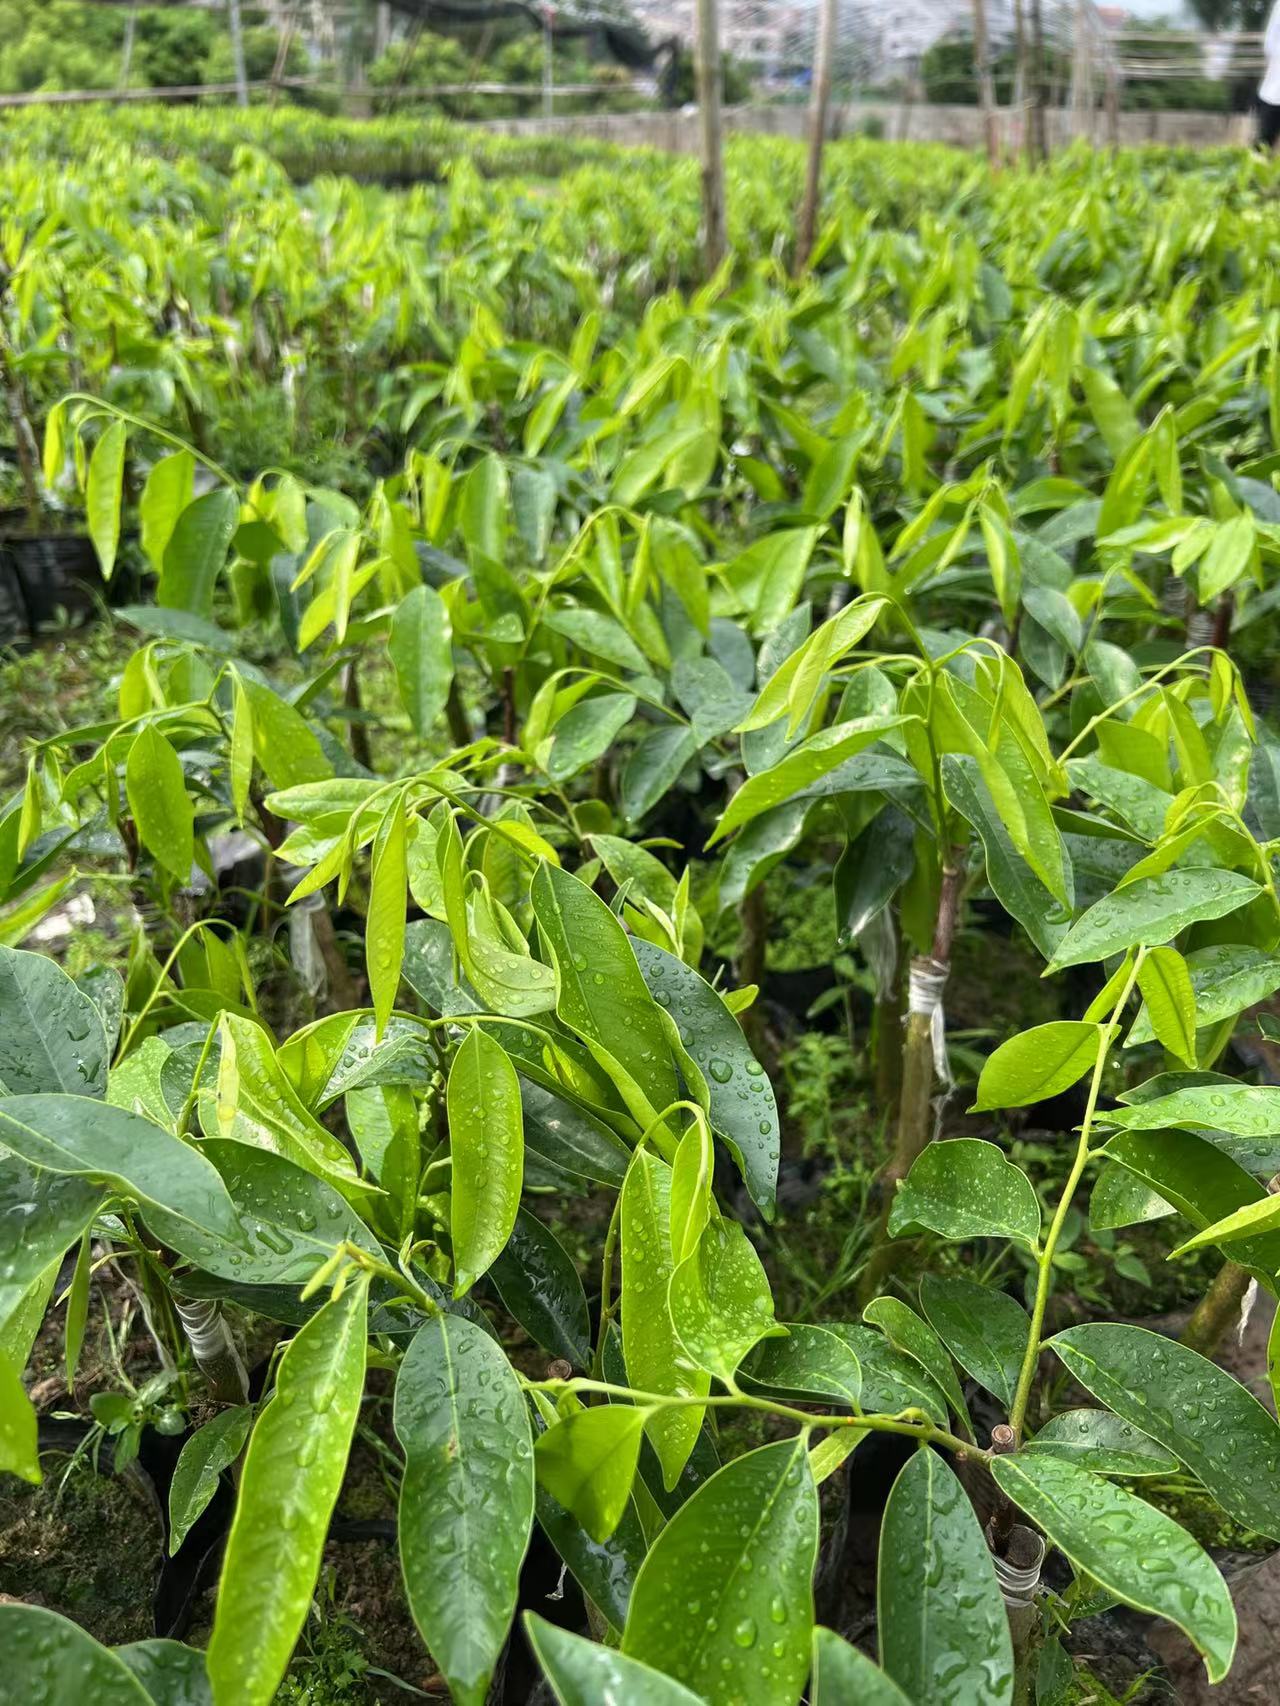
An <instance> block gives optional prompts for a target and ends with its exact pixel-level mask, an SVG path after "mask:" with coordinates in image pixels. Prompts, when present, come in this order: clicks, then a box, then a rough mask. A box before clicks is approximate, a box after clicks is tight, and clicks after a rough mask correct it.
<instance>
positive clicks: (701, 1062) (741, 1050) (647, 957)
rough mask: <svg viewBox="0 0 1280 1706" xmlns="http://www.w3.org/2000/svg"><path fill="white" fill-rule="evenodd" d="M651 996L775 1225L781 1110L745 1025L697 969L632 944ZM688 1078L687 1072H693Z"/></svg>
mask: <svg viewBox="0 0 1280 1706" xmlns="http://www.w3.org/2000/svg"><path fill="white" fill-rule="evenodd" d="M631 947H632V950H633V951H634V953H635V956H636V959H637V961H638V962H639V965H640V970H641V973H642V974H643V976H644V980H645V983H646V984H647V985H648V988H649V992H650V994H651V995H652V996H653V999H654V1000H655V1001H656V1002H657V1004H658V1006H659V1007H661V1008H662V1010H663V1012H664V1013H666V1014H667V1015H668V1017H669V1018H670V1020H671V1023H672V1024H673V1025H674V1026H675V1028H676V1031H677V1033H678V1034H679V1037H680V1045H681V1047H682V1048H683V1050H684V1051H685V1054H686V1055H687V1056H688V1058H689V1060H690V1061H692V1063H693V1065H694V1067H695V1068H696V1070H697V1072H698V1073H699V1074H700V1075H701V1077H702V1084H701V1085H691V1086H690V1088H691V1089H694V1090H695V1093H696V1094H698V1095H699V1096H700V1095H701V1094H702V1091H703V1089H705V1091H706V1108H707V1116H708V1118H709V1119H710V1121H711V1125H712V1128H713V1130H714V1131H715V1132H716V1133H717V1134H718V1135H719V1136H720V1137H722V1138H723V1139H724V1140H725V1142H726V1143H727V1144H728V1145H729V1148H730V1149H731V1150H732V1152H733V1157H734V1160H735V1161H736V1162H737V1164H738V1169H739V1171H740V1172H741V1174H742V1177H743V1180H744V1182H745V1184H746V1187H747V1190H748V1191H749V1192H750V1195H751V1200H752V1201H753V1202H754V1203H755V1204H756V1206H757V1207H758V1208H759V1209H760V1211H761V1213H762V1214H764V1215H765V1217H766V1218H769V1217H770V1216H771V1215H772V1213H773V1204H774V1196H775V1193H776V1190H777V1180H778V1157H779V1155H780V1154H781V1149H782V1137H781V1130H780V1127H779V1124H778V1104H777V1101H776V1099H775V1097H774V1093H773V1086H772V1085H771V1084H770V1082H769V1078H768V1075H767V1073H766V1072H765V1070H764V1067H763V1066H761V1064H760V1062H759V1061H758V1060H757V1059H756V1057H755V1055H754V1054H752V1052H751V1046H750V1044H749V1043H748V1042H747V1039H746V1037H745V1036H744V1035H743V1032H742V1026H741V1025H740V1024H739V1023H738V1021H737V1019H736V1018H735V1017H734V1016H733V1014H732V1013H731V1012H730V1011H729V1009H728V1008H727V1007H726V1006H725V1004H724V1002H723V1000H722V999H721V997H720V996H719V995H718V994H717V992H716V991H715V990H714V989H712V987H711V985H710V984H709V983H708V982H707V981H706V979H705V978H703V977H702V976H701V975H700V974H699V973H698V972H697V971H696V970H695V969H694V968H693V967H692V966H687V965H685V963H684V962H683V960H680V959H677V958H676V956H675V955H674V954H669V953H668V952H667V951H666V949H665V948H659V947H657V946H656V945H655V944H654V943H652V942H644V941H640V940H639V939H634V938H633V940H632V943H631ZM686 1076H688V1071H687V1068H686Z"/></svg>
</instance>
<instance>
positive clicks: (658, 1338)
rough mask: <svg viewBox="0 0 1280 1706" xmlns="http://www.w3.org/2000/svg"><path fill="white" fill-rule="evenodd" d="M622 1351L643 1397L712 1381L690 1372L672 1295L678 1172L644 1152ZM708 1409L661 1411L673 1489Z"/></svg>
mask: <svg viewBox="0 0 1280 1706" xmlns="http://www.w3.org/2000/svg"><path fill="white" fill-rule="evenodd" d="M619 1216H620V1220H619V1230H620V1234H621V1246H622V1351H623V1357H624V1359H625V1361H626V1368H627V1377H628V1379H629V1380H630V1381H631V1383H632V1385H633V1386H634V1387H635V1388H636V1389H637V1391H641V1392H657V1393H661V1394H663V1395H667V1394H670V1395H671V1396H678V1397H690V1398H692V1397H700V1396H704V1395H705V1394H706V1393H707V1392H708V1391H709V1390H710V1386H711V1382H710V1379H709V1377H708V1376H707V1375H706V1374H704V1373H701V1372H699V1371H698V1370H696V1369H693V1368H691V1367H690V1364H689V1358H688V1357H687V1355H686V1354H685V1352H684V1350H683V1348H682V1346H681V1344H680V1341H679V1339H678V1338H677V1336H676V1330H675V1326H674V1323H673V1322H672V1319H671V1311H670V1308H669V1307H668V1303H667V1298H668V1292H669V1289H670V1284H671V1276H672V1274H673V1272H674V1271H675V1263H674V1261H673V1259H672V1254H671V1169H670V1168H669V1167H668V1166H667V1164H666V1163H665V1162H664V1161H660V1160H659V1159H658V1157H657V1156H656V1155H650V1154H649V1153H648V1151H647V1150H643V1149H641V1150H637V1152H636V1154H635V1157H634V1159H633V1160H632V1163H631V1166H630V1168H629V1169H628V1172H627V1177H626V1182H625V1184H624V1185H623V1187H622V1199H621V1207H620V1210H619ZM701 1427H702V1411H701V1409H700V1407H699V1406H698V1405H696V1404H688V1405H683V1406H681V1407H679V1408H672V1409H669V1410H659V1411H656V1412H655V1413H654V1414H653V1416H652V1417H651V1419H650V1421H649V1424H648V1428H647V1432H648V1436H649V1440H650V1442H651V1443H652V1445H653V1448H654V1450H655V1451H656V1452H657V1454H658V1461H659V1462H660V1463H661V1465H662V1472H663V1477H664V1479H665V1481H666V1485H667V1488H668V1490H670V1489H671V1488H672V1487H674V1486H675V1484H676V1482H677V1480H678V1479H679V1477H680V1471H681V1470H682V1469H683V1468H684V1466H685V1464H686V1462H687V1461H688V1458H689V1453H690V1452H691V1451H692V1450H693V1447H694V1444H695V1442H696V1441H697V1438H698V1433H699V1430H700V1429H701Z"/></svg>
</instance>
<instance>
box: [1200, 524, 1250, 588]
mask: <svg viewBox="0 0 1280 1706" xmlns="http://www.w3.org/2000/svg"><path fill="white" fill-rule="evenodd" d="M1257 542H1258V536H1257V529H1256V525H1255V523H1254V519H1253V517H1252V516H1251V515H1237V516H1233V517H1232V518H1231V520H1230V521H1224V522H1222V523H1221V524H1220V525H1219V526H1217V527H1215V528H1214V530H1213V538H1212V539H1211V540H1210V541H1209V549H1208V550H1207V551H1206V552H1205V554H1204V556H1203V557H1202V558H1201V559H1200V566H1199V568H1198V569H1197V571H1196V591H1197V593H1198V595H1199V599H1200V603H1201V604H1202V605H1203V606H1204V607H1205V609H1206V610H1207V609H1209V608H1210V607H1211V606H1212V604H1213V602H1214V600H1215V599H1216V598H1217V597H1218V596H1219V594H1220V593H1224V592H1226V590H1227V588H1228V587H1231V586H1234V585H1235V583H1236V582H1237V581H1238V580H1239V579H1240V577H1241V576H1242V575H1243V574H1245V573H1247V571H1248V568H1249V562H1250V559H1251V558H1252V557H1253V555H1254V552H1255V550H1256V548H1257Z"/></svg>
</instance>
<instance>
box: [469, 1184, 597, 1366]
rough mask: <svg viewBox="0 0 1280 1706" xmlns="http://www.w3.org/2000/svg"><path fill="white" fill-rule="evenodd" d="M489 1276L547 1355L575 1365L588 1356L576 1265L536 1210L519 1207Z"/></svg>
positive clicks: (584, 1303) (584, 1302)
mask: <svg viewBox="0 0 1280 1706" xmlns="http://www.w3.org/2000/svg"><path fill="white" fill-rule="evenodd" d="M489 1278H490V1279H491V1280H492V1282H493V1284H494V1287H495V1288H496V1290H497V1293H498V1296H499V1297H500V1298H501V1299H502V1302H503V1305H504V1307H505V1308H506V1310H507V1312H508V1313H509V1314H510V1315H513V1316H514V1317H515V1319H516V1320H517V1321H518V1322H519V1323H520V1325H521V1326H522V1327H523V1328H524V1330H525V1332H526V1333H528V1335H529V1337H530V1338H531V1339H532V1340H533V1342H534V1343H535V1344H536V1345H540V1346H541V1347H542V1349H543V1350H544V1351H547V1352H548V1353H549V1354H550V1355H551V1356H553V1357H563V1358H564V1359H565V1361H566V1362H569V1363H572V1364H573V1366H574V1367H575V1368H579V1369H585V1368H586V1367H587V1365H588V1364H589V1363H590V1361H591V1322H590V1318H589V1316H588V1314H587V1298H586V1293H585V1292H584V1291H583V1289H582V1280H581V1279H580V1278H579V1276H578V1270H577V1268H576V1267H575V1266H574V1265H573V1261H572V1259H571V1257H570V1255H569V1253H568V1251H567V1250H566V1249H565V1247H564V1245H563V1244H562V1243H561V1242H560V1240H559V1239H558V1238H557V1237H556V1235H555V1233H554V1232H552V1230H551V1228H550V1227H549V1226H545V1225H544V1224H543V1222H542V1221H541V1220H539V1219H538V1217H537V1215H535V1214H530V1212H529V1211H528V1209H525V1208H522V1209H521V1210H520V1211H519V1213H518V1214H517V1215H516V1223H515V1225H514V1227H513V1228H512V1230H511V1237H510V1239H509V1240H508V1242H507V1246H506V1248H505V1249H504V1250H503V1251H502V1252H501V1254H500V1255H498V1256H497V1258H496V1259H495V1260H494V1262H493V1264H492V1266H491V1267H490V1269H489Z"/></svg>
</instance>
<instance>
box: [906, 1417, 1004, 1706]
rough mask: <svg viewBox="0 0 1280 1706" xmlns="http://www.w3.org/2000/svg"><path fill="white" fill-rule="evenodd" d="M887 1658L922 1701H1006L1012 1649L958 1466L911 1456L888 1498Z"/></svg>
mask: <svg viewBox="0 0 1280 1706" xmlns="http://www.w3.org/2000/svg"><path fill="white" fill-rule="evenodd" d="M877 1596H878V1603H879V1612H880V1625H879V1637H880V1660H881V1663H882V1664H883V1665H884V1668H885V1670H886V1672H887V1673H888V1674H889V1676H891V1677H892V1678H893V1680H894V1681H895V1682H896V1683H897V1684H898V1686H899V1687H900V1688H901V1689H902V1690H903V1692H904V1693H905V1694H906V1695H907V1697H908V1698H909V1699H911V1700H915V1701H926V1700H928V1701H933V1700H939V1701H940V1700H954V1701H957V1702H958V1701H961V1700H963V1701H964V1706H1009V1702H1011V1701H1012V1699H1013V1648H1012V1644H1011V1642H1010V1639H1009V1620H1008V1617H1007V1615H1006V1613H1005V1608H1004V1600H1003V1599H1002V1598H1001V1595H1000V1588H999V1586H998V1584H997V1582H996V1573H995V1567H994V1565H993V1564H992V1562H991V1554H990V1552H989V1551H988V1550H987V1543H986V1541H985V1540H984V1539H983V1537H982V1529H981V1528H980V1527H979V1524H978V1519H977V1517H976V1516H975V1514H974V1510H973V1506H972V1505H971V1504H970V1503H969V1497H968V1494H967V1493H966V1492H965V1490H964V1488H963V1487H962V1486H961V1485H960V1482H959V1481H958V1480H957V1479H956V1476H955V1474H954V1473H953V1472H952V1470H950V1469H949V1468H948V1467H947V1465H946V1464H945V1463H944V1462H943V1460H942V1458H940V1457H939V1456H937V1454H936V1453H934V1452H932V1451H927V1450H922V1451H917V1452H916V1453H915V1455H914V1456H913V1457H912V1458H910V1459H909V1460H908V1462H907V1463H906V1465H905V1466H904V1468H903V1469H902V1472H901V1473H900V1474H899V1476H898V1478H897V1480H896V1481H895V1482H894V1484H893V1488H892V1490H891V1491H890V1493H889V1502H888V1504H887V1505H886V1506H885V1512H884V1522H883V1524H882V1526H881V1529H880V1565H879V1571H878V1577H877Z"/></svg>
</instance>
